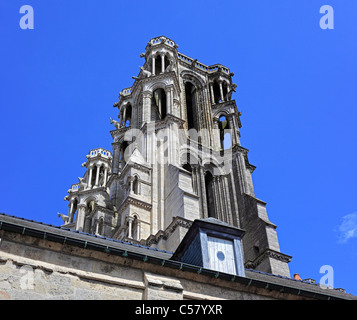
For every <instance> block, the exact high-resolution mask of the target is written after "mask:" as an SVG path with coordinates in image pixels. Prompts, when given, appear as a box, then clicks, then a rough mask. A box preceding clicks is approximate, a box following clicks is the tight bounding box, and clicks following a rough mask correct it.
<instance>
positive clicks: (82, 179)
mask: <svg viewBox="0 0 357 320" xmlns="http://www.w3.org/2000/svg"><path fill="white" fill-rule="evenodd" d="M78 180H79V187H83V188H84V189H85V188H87V183H85V182H84V178H80V177H78Z"/></svg>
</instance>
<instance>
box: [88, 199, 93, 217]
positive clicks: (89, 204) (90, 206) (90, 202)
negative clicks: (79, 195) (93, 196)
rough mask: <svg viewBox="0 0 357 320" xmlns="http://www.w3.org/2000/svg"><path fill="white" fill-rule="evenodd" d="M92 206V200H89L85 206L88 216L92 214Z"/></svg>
mask: <svg viewBox="0 0 357 320" xmlns="http://www.w3.org/2000/svg"><path fill="white" fill-rule="evenodd" d="M94 204H95V203H94V200H91V201H89V202H88V204H87V213H88V214H91V213H92V212H93V210H94Z"/></svg>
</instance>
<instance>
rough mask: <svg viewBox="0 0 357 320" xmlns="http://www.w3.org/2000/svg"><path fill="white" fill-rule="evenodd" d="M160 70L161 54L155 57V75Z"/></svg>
mask: <svg viewBox="0 0 357 320" xmlns="http://www.w3.org/2000/svg"><path fill="white" fill-rule="evenodd" d="M161 72H162V61H161V56H160V55H158V56H156V58H155V75H158V74H160V73H161Z"/></svg>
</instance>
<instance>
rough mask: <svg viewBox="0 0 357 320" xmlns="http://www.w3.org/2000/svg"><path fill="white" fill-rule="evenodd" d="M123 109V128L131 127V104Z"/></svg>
mask: <svg viewBox="0 0 357 320" xmlns="http://www.w3.org/2000/svg"><path fill="white" fill-rule="evenodd" d="M125 108H126V112H125V119H124V121H125V123H124V126H125V127H130V126H131V113H132V108H131V104H129V105H127V106H126V107H125Z"/></svg>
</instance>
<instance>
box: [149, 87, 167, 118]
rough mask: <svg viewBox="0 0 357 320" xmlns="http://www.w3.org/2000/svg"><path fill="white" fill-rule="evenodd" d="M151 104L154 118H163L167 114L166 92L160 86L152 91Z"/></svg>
mask: <svg viewBox="0 0 357 320" xmlns="http://www.w3.org/2000/svg"><path fill="white" fill-rule="evenodd" d="M152 102H153V103H152V104H153V109H154V114H156V116H155V120H160V119H161V120H162V119H165V117H166V114H167V107H166V93H165V90H164V89H162V88H159V89H156V90H155V91H154V93H153V97H152Z"/></svg>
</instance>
